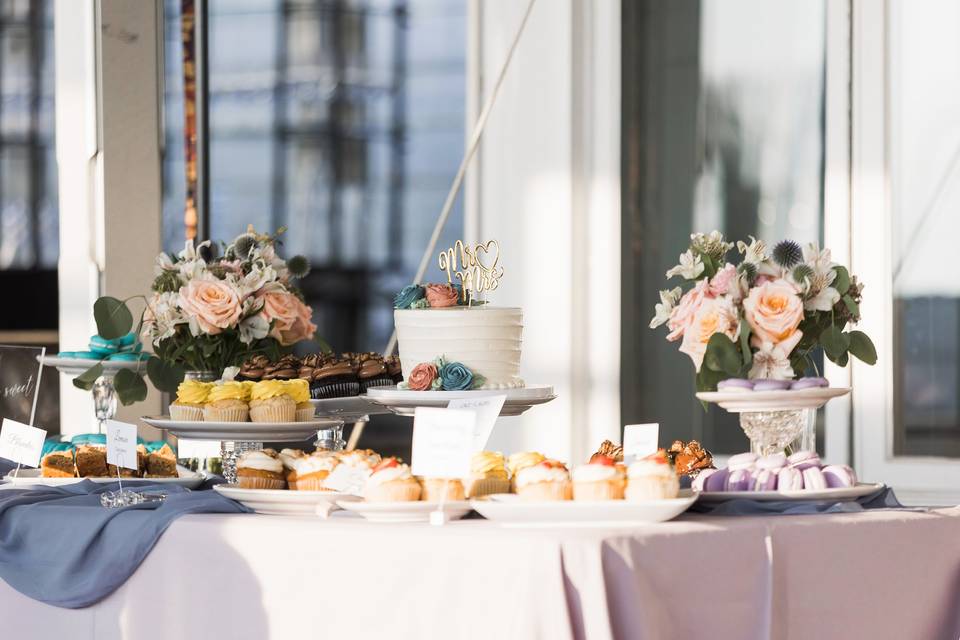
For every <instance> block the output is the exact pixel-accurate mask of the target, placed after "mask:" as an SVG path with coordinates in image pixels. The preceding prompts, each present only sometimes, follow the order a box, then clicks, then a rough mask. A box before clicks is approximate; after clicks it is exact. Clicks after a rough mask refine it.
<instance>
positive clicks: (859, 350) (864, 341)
mask: <svg viewBox="0 0 960 640" xmlns="http://www.w3.org/2000/svg"><path fill="white" fill-rule="evenodd" d="M847 335H849V336H850V353H851V355H853V356H855V357H856V358H858V359H859V360H861V361H863V362H865V363H867V364H869V365H874V364H877V348H876V347H874V346H873V341H872V340H871V339H870V336H868V335H867V334H865V333H864V332H863V331H851V332H850V333H849V334H847Z"/></svg>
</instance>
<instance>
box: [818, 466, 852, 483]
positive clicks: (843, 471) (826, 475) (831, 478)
mask: <svg viewBox="0 0 960 640" xmlns="http://www.w3.org/2000/svg"><path fill="white" fill-rule="evenodd" d="M820 471H821V472H822V473H823V479H824V481H826V483H827V488H829V489H841V488H844V487H852V486H854V485H855V484H857V474H856V473H855V472H854V471H853V469H851V468H850V467H848V466H847V465H845V464H831V465H828V466H826V467H824V468H823V469H821V470H820Z"/></svg>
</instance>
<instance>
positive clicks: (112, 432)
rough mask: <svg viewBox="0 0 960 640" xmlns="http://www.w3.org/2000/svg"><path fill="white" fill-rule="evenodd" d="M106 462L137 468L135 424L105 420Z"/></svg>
mask: <svg viewBox="0 0 960 640" xmlns="http://www.w3.org/2000/svg"><path fill="white" fill-rule="evenodd" d="M107 463H108V464H112V465H114V466H116V467H123V468H125V469H133V470H134V471H136V470H137V425H134V424H127V423H126V422H119V421H117V420H107Z"/></svg>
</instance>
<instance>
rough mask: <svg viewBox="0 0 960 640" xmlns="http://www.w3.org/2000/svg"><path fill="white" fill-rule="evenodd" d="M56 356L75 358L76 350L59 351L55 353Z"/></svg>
mask: <svg viewBox="0 0 960 640" xmlns="http://www.w3.org/2000/svg"><path fill="white" fill-rule="evenodd" d="M57 357H58V358H76V357H77V352H76V351H61V352H60V353H58V354H57Z"/></svg>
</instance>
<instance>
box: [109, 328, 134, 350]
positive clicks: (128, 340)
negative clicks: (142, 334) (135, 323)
mask: <svg viewBox="0 0 960 640" xmlns="http://www.w3.org/2000/svg"><path fill="white" fill-rule="evenodd" d="M112 342H115V343H116V344H117V345H119V346H121V347H130V346H133V345H134V344H136V342H137V334H136V332H134V331H131V332H130V333H128V334H127V335H125V336H120V337H119V338H116V339H115V340H113V341H112Z"/></svg>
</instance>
